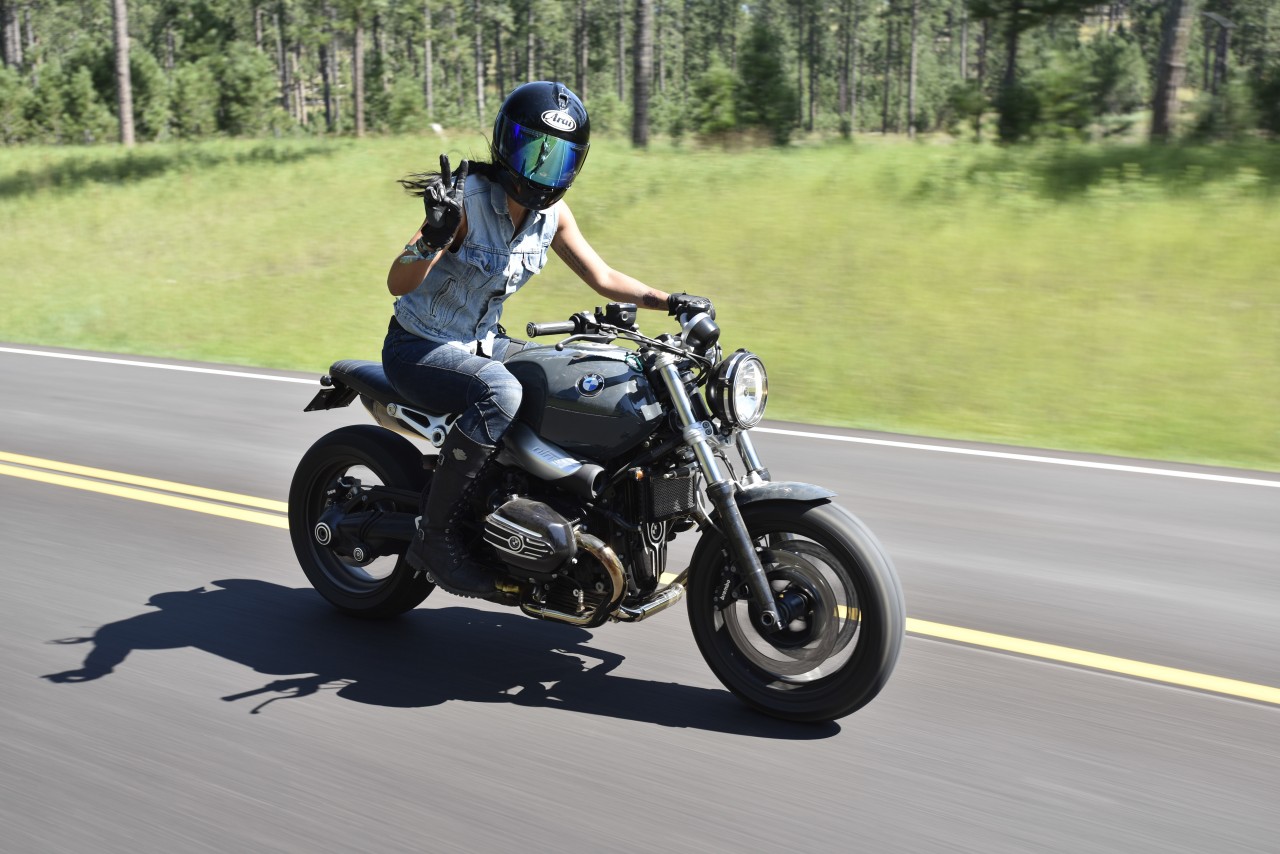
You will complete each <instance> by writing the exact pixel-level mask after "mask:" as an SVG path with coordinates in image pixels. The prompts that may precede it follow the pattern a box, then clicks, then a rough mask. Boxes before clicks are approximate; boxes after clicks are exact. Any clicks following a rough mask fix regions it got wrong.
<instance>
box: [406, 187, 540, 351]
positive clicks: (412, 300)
mask: <svg viewBox="0 0 1280 854" xmlns="http://www.w3.org/2000/svg"><path fill="white" fill-rule="evenodd" d="M463 209H464V210H465V211H466V215H467V236H466V239H465V240H464V241H463V243H462V246H461V248H459V249H458V251H457V252H450V251H448V250H446V251H444V252H442V253H441V255H440V257H439V259H438V260H437V261H436V263H435V266H434V267H433V268H432V269H431V272H430V273H428V274H427V277H426V278H425V279H423V280H422V283H421V284H419V285H418V287H417V288H415V289H414V290H413V291H411V292H409V293H407V294H405V295H404V296H402V297H400V298H399V299H397V300H396V307H395V315H396V320H398V321H399V322H400V325H401V326H403V327H404V328H405V329H407V330H408V331H410V332H412V333H414V334H415V335H418V336H420V337H422V338H426V339H429V340H432V341H439V342H441V343H453V344H461V345H462V346H463V347H464V348H465V349H467V350H470V351H471V352H472V353H475V352H477V349H479V350H480V351H481V352H483V353H486V354H491V353H492V352H493V350H492V344H493V336H494V333H495V332H496V331H497V326H498V318H499V317H500V316H501V315H502V303H503V302H504V301H505V300H506V299H507V297H509V296H511V295H512V294H514V293H515V292H516V291H518V290H519V289H520V288H521V287H522V286H523V285H524V283H525V282H527V281H529V277H530V276H532V275H533V274H534V273H536V272H538V271H539V270H541V269H542V267H543V265H545V264H546V263H547V247H548V246H550V245H551V240H552V238H554V237H555V234H556V225H557V223H558V222H559V214H558V211H557V209H556V207H555V206H552V207H551V208H549V209H547V210H545V211H532V210H531V211H529V215H528V217H527V218H526V220H525V224H524V228H522V229H521V230H520V233H519V234H517V235H515V237H514V238H512V236H511V235H512V232H513V231H514V230H515V226H514V225H513V224H512V222H511V215H510V213H509V212H508V210H507V194H506V193H505V192H503V189H502V187H501V186H500V185H499V184H498V183H497V182H494V181H490V180H488V179H487V178H485V177H483V176H481V175H468V176H467V185H466V190H465V191H464V194H463Z"/></svg>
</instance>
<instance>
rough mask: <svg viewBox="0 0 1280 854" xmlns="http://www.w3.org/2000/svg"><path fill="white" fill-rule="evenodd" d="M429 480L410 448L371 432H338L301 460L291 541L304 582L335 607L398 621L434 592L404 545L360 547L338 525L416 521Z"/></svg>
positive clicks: (359, 428) (292, 495) (362, 428)
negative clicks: (354, 518)
mask: <svg viewBox="0 0 1280 854" xmlns="http://www.w3.org/2000/svg"><path fill="white" fill-rule="evenodd" d="M426 478H427V474H426V472H424V471H423V468H422V454H421V453H420V452H419V451H418V449H417V448H416V447H414V445H413V443H412V442H410V441H409V440H408V439H405V438H403V437H402V436H398V435H396V434H395V433H392V432H391V431H389V430H385V429H383V428H382V427H377V426H374V425H372V424H359V425H354V426H350V427H342V428H339V429H337V430H334V431H333V432H332V433H328V434H326V435H325V436H323V437H321V438H320V440H319V441H317V442H316V443H315V444H314V445H312V446H311V448H310V449H309V450H308V451H307V453H306V454H304V455H303V457H302V460H301V461H300V462H299V463H298V468H297V471H296V472H295V473H294V476H293V483H292V485H291V486H290V488H289V536H290V538H291V539H292V541H293V550H294V553H295V554H297V556H298V563H299V564H301V566H302V571H303V572H305V573H306V575H307V579H308V580H309V581H310V582H311V585H312V586H313V587H315V589H316V590H317V591H318V592H319V593H320V595H321V596H323V597H324V598H325V599H327V600H328V601H329V602H330V603H331V604H332V605H333V606H334V607H336V608H338V609H339V610H340V611H343V612H345V613H348V614H351V615H353V616H356V617H364V618H368V619H379V618H385V617H393V616H395V615H396V614H400V613H403V612H405V611H408V610H410V609H411V608H414V607H416V606H417V605H418V604H419V603H421V602H422V600H423V599H425V598H427V595H428V594H430V593H431V591H432V590H433V589H435V585H434V584H432V583H430V582H429V581H427V579H426V576H425V575H423V574H415V573H414V571H413V569H412V568H411V567H410V566H409V565H408V562H407V561H405V559H404V555H403V551H404V548H405V547H406V546H407V541H406V542H388V541H387V540H385V539H383V540H381V541H375V542H363V541H360V540H358V539H353V538H352V537H350V536H347V535H345V534H344V533H343V532H342V531H341V529H340V528H339V524H338V523H339V521H340V520H341V519H342V518H343V517H344V515H346V514H349V513H362V514H365V515H366V517H367V516H370V515H373V514H375V513H378V512H381V513H400V514H408V513H412V514H414V515H416V514H417V502H418V496H419V495H421V493H422V490H423V489H424V487H425V486H426ZM322 523H323V524H322Z"/></svg>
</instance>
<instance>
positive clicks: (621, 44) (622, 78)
mask: <svg viewBox="0 0 1280 854" xmlns="http://www.w3.org/2000/svg"><path fill="white" fill-rule="evenodd" d="M639 15H640V10H639V9H638V8H637V9H636V16H637V20H638V18H639ZM617 59H618V62H617V69H618V100H619V101H626V100H627V0H618V57H617ZM636 61H637V63H638V62H639V57H637V58H636Z"/></svg>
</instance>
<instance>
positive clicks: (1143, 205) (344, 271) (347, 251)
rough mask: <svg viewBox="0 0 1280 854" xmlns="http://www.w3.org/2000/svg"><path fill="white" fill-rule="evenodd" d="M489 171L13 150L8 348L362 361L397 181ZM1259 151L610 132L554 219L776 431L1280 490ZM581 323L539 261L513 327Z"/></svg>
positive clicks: (558, 267)
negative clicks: (683, 315) (1032, 450)
mask: <svg viewBox="0 0 1280 854" xmlns="http://www.w3.org/2000/svg"><path fill="white" fill-rule="evenodd" d="M484 148H485V145H484V142H483V140H482V139H481V138H480V137H478V136H456V137H446V138H443V139H442V138H438V137H434V136H425V137H396V138H380V139H370V140H365V141H360V142H355V141H351V140H338V141H315V140H288V141H267V142H262V141H257V142H254V141H243V142H242V141H222V142H213V143H202V144H197V145H167V146H142V147H140V148H139V149H137V150H135V151H134V152H131V153H125V152H122V151H117V150H109V149H74V148H65V149H55V148H20V149H0V269H3V271H4V272H3V275H2V276H0V306H2V307H3V310H2V311H0V340H6V341H10V342H27V343H37V344H49V345H57V346H67V347H80V348H86V349H93V350H106V351H114V352H123V353H137V354H150V355H159V356H170V357H177V358H190V359H202V360H210V361H217V362H230V363H236V364H246V365H261V366H271V367H281V368H299V369H304V370H315V371H321V370H323V369H324V368H325V367H326V366H327V365H328V364H329V362H330V361H333V360H335V359H338V358H373V359H376V358H377V357H378V352H379V349H380V342H381V337H382V334H383V332H384V331H385V327H386V320H387V317H388V316H389V313H390V308H391V298H390V297H389V296H388V295H387V293H386V291H385V288H384V285H383V282H384V279H385V274H386V270H387V267H388V265H389V264H390V262H391V259H392V258H393V257H394V256H395V254H396V252H397V250H398V249H399V247H400V246H401V245H403V243H404V241H405V240H406V239H407V237H408V236H409V235H410V234H412V232H413V229H414V228H415V226H416V224H417V222H418V220H419V217H420V211H419V209H418V208H417V203H416V202H415V201H414V200H412V199H409V198H408V197H406V196H404V195H403V193H402V192H401V191H400V189H399V187H398V186H397V185H396V184H395V183H394V179H395V178H396V177H399V176H401V175H403V174H405V173H407V172H412V171H419V170H422V169H430V168H433V167H434V163H435V160H436V158H437V154H438V152H440V151H442V150H443V151H447V152H449V153H450V154H451V155H452V156H453V158H454V160H455V161H456V160H457V159H459V158H461V157H464V156H468V155H473V154H480V153H482V152H483V151H484ZM1278 152H1280V148H1278V147H1276V146H1268V145H1263V144H1245V145H1239V146H1231V147H1217V148H1203V149H1197V148H1186V149H1184V148H1147V147H1141V146H1127V147H1119V146H1116V147H1100V146H1092V147H1089V146H1072V147H1037V148H1028V149H1012V150H1003V149H997V148H991V147H974V146H969V145H929V144H924V145H910V144H904V143H895V142H893V141H880V140H864V139H859V140H858V141H857V142H856V143H854V144H826V145H812V146H810V145H806V146H800V147H793V148H791V149H789V150H786V151H778V150H775V149H746V150H737V151H732V152H725V151H722V150H717V149H698V148H694V147H688V146H686V147H683V148H681V147H673V146H671V145H658V146H655V147H654V148H653V149H651V150H650V151H647V152H634V151H632V150H630V149H629V148H628V147H627V146H626V145H625V144H624V143H622V142H614V141H609V140H604V141H602V142H600V143H597V144H595V145H593V148H592V153H591V157H590V160H589V161H588V165H587V168H586V170H585V171H584V173H583V176H582V177H581V178H580V180H579V182H578V183H577V185H575V188H574V190H573V191H572V193H570V195H569V197H568V200H569V202H570V204H571V205H572V206H573V209H574V212H575V213H576V214H577V217H578V219H579V222H580V223H581V224H582V226H583V230H584V232H585V234H586V235H587V237H588V239H589V240H591V242H592V243H593V245H594V246H595V247H596V248H597V249H599V250H600V252H601V254H602V255H603V256H604V257H605V258H606V259H607V260H608V261H609V262H610V263H611V264H613V266H615V267H617V268H618V269H621V270H625V271H626V272H628V273H631V274H632V275H635V276H636V277H638V278H640V279H642V280H644V281H646V282H649V283H651V284H653V285H655V286H657V287H661V288H663V289H665V290H687V291H689V292H692V293H701V294H706V295H708V296H711V297H712V298H713V299H714V300H715V301H716V305H717V309H718V311H719V317H720V320H721V324H722V326H723V328H724V330H725V339H724V343H725V344H726V345H727V346H728V347H730V348H734V347H739V346H742V347H748V348H750V349H752V350H754V351H756V352H758V353H760V354H761V355H762V356H763V357H764V360H765V363H766V365H767V366H768V368H769V371H770V381H771V389H772V400H771V403H770V409H769V416H770V417H771V418H775V419H782V420H792V421H802V422H807V423H816V424H831V425H844V426H855V427H863V428H868V429H877V430H889V431H894V432H903V433H910V434H916V435H924V436H937V437H955V438H969V439H975V440H986V441H993V442H1009V443H1015V444H1024V445H1033V446H1038V447H1050V448H1065V449H1073V450H1080V451H1094V452H1101V453H1115V454H1124V455H1131V456H1139V457H1149V458H1160V459H1170V460H1186V461H1194V462H1207V463H1221V464H1228V465H1237V466H1245V467H1251V468H1260V469H1271V470H1280V274H1278V273H1277V270H1278V269H1280V198H1277V189H1278V188H1280V153H1278ZM599 302H600V300H599V298H598V297H597V296H596V295H595V294H593V293H591V292H590V291H589V290H588V289H586V288H585V286H583V285H582V284H581V283H579V282H578V281H577V280H576V279H574V278H573V276H572V274H570V273H569V272H568V271H567V270H566V268H565V267H564V265H563V264H561V263H560V262H559V261H558V260H553V261H552V262H551V263H550V264H549V265H548V269H547V271H546V272H545V273H544V274H543V275H542V276H540V277H539V278H538V279H536V280H535V281H534V282H533V283H532V284H531V285H530V286H529V287H528V288H526V289H525V290H524V291H523V292H522V293H521V294H519V295H518V296H517V297H515V298H513V299H512V300H511V301H510V302H509V303H508V308H507V311H506V315H505V318H504V322H505V325H506V326H507V328H508V329H510V330H512V332H513V334H517V335H519V334H520V330H522V329H523V327H524V324H525V323H526V322H527V321H528V320H543V321H545V320H558V319H563V318H565V317H567V316H568V315H569V314H570V313H572V312H574V311H578V310H581V309H584V308H589V307H591V306H593V305H595V304H597V303H599ZM642 320H645V321H646V322H645V323H644V326H645V327H646V328H648V329H650V330H652V331H659V330H661V329H663V328H664V323H665V321H664V319H662V318H660V317H659V316H657V315H653V316H648V317H642ZM299 405H301V404H300V403H299Z"/></svg>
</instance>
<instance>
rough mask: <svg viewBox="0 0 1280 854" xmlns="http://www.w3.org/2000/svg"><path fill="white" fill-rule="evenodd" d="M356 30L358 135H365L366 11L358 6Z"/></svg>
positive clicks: (354, 78) (354, 74)
mask: <svg viewBox="0 0 1280 854" xmlns="http://www.w3.org/2000/svg"><path fill="white" fill-rule="evenodd" d="M355 23H356V32H355V39H354V45H353V46H352V48H351V78H352V88H353V90H354V94H355V113H356V116H355V126H356V136H364V13H363V12H362V11H361V9H360V7H359V6H357V7H356V21H355Z"/></svg>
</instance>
